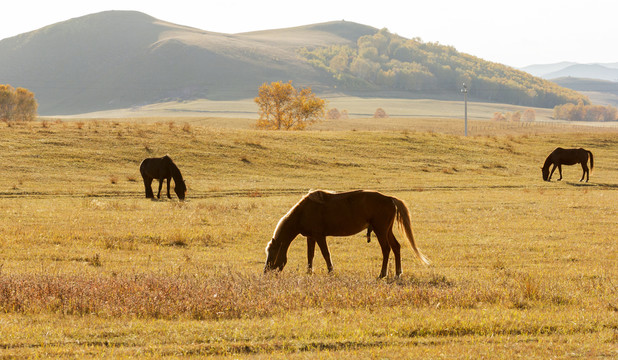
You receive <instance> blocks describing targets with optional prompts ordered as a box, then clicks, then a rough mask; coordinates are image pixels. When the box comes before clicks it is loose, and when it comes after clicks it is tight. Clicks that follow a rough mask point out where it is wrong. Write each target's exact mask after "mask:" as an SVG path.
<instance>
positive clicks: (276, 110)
mask: <svg viewBox="0 0 618 360" xmlns="http://www.w3.org/2000/svg"><path fill="white" fill-rule="evenodd" d="M254 101H255V102H256V103H257V104H258V107H259V115H260V117H259V119H258V121H257V123H256V127H257V128H259V129H269V130H303V129H304V128H306V127H307V126H308V125H311V124H314V123H316V122H317V121H319V120H320V119H322V118H323V117H324V113H325V107H326V101H324V100H322V99H320V98H318V97H317V96H315V94H314V93H313V92H312V91H311V88H301V89H296V88H294V86H292V82H291V81H290V82H288V83H285V84H284V83H282V82H281V81H278V82H272V83H270V84H266V83H264V84H263V85H262V86H260V89H259V91H258V97H256V98H255V100H254Z"/></svg>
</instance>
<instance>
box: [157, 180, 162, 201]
mask: <svg viewBox="0 0 618 360" xmlns="http://www.w3.org/2000/svg"><path fill="white" fill-rule="evenodd" d="M161 188H163V179H159V192H158V193H157V199H160V198H161Z"/></svg>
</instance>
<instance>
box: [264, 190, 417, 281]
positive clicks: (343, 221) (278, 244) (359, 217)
mask: <svg viewBox="0 0 618 360" xmlns="http://www.w3.org/2000/svg"><path fill="white" fill-rule="evenodd" d="M395 221H397V222H398V223H399V226H400V228H401V229H402V233H403V234H405V236H406V238H407V239H408V241H409V242H410V245H412V249H413V250H414V253H415V254H416V256H417V257H418V258H419V259H420V260H421V262H423V263H424V264H429V261H428V260H427V259H426V258H425V256H423V254H422V253H421V252H420V250H419V249H418V248H417V247H416V244H415V242H414V236H413V235H412V226H411V222H410V212H409V210H408V208H407V206H406V205H405V204H404V202H403V201H401V200H399V199H397V198H395V197H391V196H386V195H382V194H380V193H379V192H375V191H365V190H357V191H350V192H344V193H333V192H326V191H321V190H317V191H311V192H309V194H307V195H305V196H304V197H303V198H302V199H300V201H299V202H298V203H297V204H296V205H294V206H293V207H292V208H291V209H290V210H289V211H288V213H287V214H285V215H284V216H283V217H282V218H281V220H279V223H278V224H277V227H276V228H275V231H274V234H273V238H272V240H270V242H268V245H266V265H265V266H264V272H267V271H269V270H274V269H278V270H283V267H284V266H285V264H286V262H287V252H288V248H289V246H290V244H291V243H292V240H294V238H296V236H297V235H299V234H301V235H303V236H306V237H307V259H308V263H307V264H308V271H309V272H311V271H312V268H313V254H314V250H315V244H316V242H317V244H318V246H320V250H321V251H322V256H323V257H324V260H325V261H326V266H327V268H328V271H329V272H331V271H332V270H333V264H332V262H331V259H330V252H329V250H328V246H327V245H326V237H327V236H349V235H354V234H356V233H358V232H360V231H362V230H364V229H367V228H368V227H370V228H371V229H372V230H373V231H374V233H375V234H376V235H377V237H378V242H379V243H380V247H381V248H382V270H381V271H380V277H381V278H382V277H385V276H386V270H387V266H388V257H389V255H390V252H391V250H392V251H393V253H394V254H395V267H396V275H397V277H399V276H400V275H401V273H402V271H401V255H400V248H401V246H400V244H399V242H398V241H397V239H396V238H395V235H394V234H393V224H394V223H395Z"/></svg>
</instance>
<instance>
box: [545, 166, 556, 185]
mask: <svg viewBox="0 0 618 360" xmlns="http://www.w3.org/2000/svg"><path fill="white" fill-rule="evenodd" d="M554 171H556V164H553V167H552V168H551V172H550V173H549V177H548V178H547V181H551V177H552V175H554Z"/></svg>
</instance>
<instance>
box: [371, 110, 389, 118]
mask: <svg viewBox="0 0 618 360" xmlns="http://www.w3.org/2000/svg"><path fill="white" fill-rule="evenodd" d="M373 117H374V118H375V119H385V118H387V117H388V114H387V113H386V111H384V109H382V108H377V109H376V112H375V113H374V114H373Z"/></svg>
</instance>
